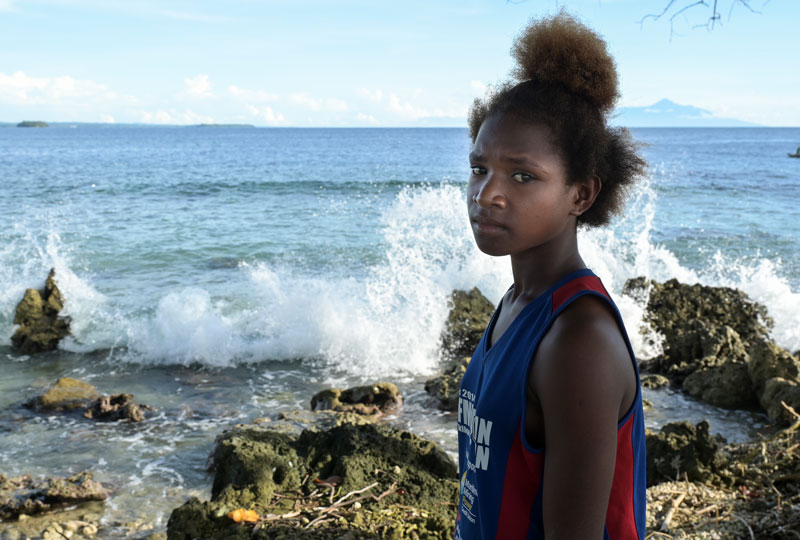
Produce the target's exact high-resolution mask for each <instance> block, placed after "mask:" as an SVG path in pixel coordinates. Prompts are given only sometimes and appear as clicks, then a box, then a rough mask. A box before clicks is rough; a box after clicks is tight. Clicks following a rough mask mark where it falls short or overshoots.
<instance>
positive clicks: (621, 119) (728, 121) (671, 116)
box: [611, 99, 758, 127]
mask: <svg viewBox="0 0 800 540" xmlns="http://www.w3.org/2000/svg"><path fill="white" fill-rule="evenodd" d="M611 122H612V123H613V124H615V125H618V126H626V127H754V126H758V124H754V123H752V122H745V121H744V120H738V119H736V118H720V117H718V116H714V114H713V113H712V112H711V111H708V110H706V109H701V108H699V107H694V106H692V105H680V104H678V103H675V102H674V101H670V100H668V99H662V100H661V101H659V102H658V103H654V104H653V105H647V106H645V107H620V108H619V109H617V110H616V111H615V114H614V117H613V118H612V119H611Z"/></svg>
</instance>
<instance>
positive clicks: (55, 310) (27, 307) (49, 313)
mask: <svg viewBox="0 0 800 540" xmlns="http://www.w3.org/2000/svg"><path fill="white" fill-rule="evenodd" d="M55 272H56V271H55V269H52V270H50V274H49V275H48V276H47V280H46V282H45V287H44V290H42V291H38V290H36V289H28V290H26V291H25V296H23V298H22V300H21V301H20V303H19V304H18V305H17V310H16V314H15V315H14V324H18V325H19V328H17V331H16V332H14V335H13V336H11V342H12V343H13V344H14V346H15V347H17V348H18V349H19V350H20V351H21V352H23V353H25V354H35V353H39V352H44V351H52V350H54V349H56V348H57V347H58V342H59V341H61V339H63V338H64V337H66V336H68V335H69V319H68V318H64V317H60V316H59V312H60V311H61V310H62V309H63V308H64V299H63V297H62V296H61V291H59V290H58V286H57V285H56V282H55Z"/></svg>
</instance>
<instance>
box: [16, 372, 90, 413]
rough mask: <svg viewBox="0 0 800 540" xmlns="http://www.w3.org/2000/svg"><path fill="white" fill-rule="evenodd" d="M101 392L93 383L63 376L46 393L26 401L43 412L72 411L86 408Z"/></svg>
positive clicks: (28, 404)
mask: <svg viewBox="0 0 800 540" xmlns="http://www.w3.org/2000/svg"><path fill="white" fill-rule="evenodd" d="M99 395H100V394H99V392H98V391H97V389H96V388H95V387H94V386H92V385H91V384H89V383H87V382H84V381H81V380H78V379H72V378H70V377H62V378H60V379H58V380H57V381H56V383H55V384H54V385H53V386H51V387H50V388H49V389H48V390H47V391H46V392H45V393H44V394H42V395H41V396H38V397H35V398H33V399H31V400H29V401H27V402H26V403H25V406H26V407H30V408H32V409H35V410H37V411H42V412H51V411H53V412H55V411H70V410H74V409H81V408H85V407H87V406H88V405H89V403H90V402H91V401H92V400H95V399H97V398H98V397H99Z"/></svg>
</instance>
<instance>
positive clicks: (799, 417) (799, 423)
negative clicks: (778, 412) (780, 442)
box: [781, 401, 800, 433]
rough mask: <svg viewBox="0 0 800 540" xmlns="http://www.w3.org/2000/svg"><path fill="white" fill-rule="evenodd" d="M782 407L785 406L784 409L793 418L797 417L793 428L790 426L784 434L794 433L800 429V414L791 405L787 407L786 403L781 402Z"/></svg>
mask: <svg viewBox="0 0 800 540" xmlns="http://www.w3.org/2000/svg"><path fill="white" fill-rule="evenodd" d="M781 405H782V406H783V408H784V409H786V410H787V411H788V412H789V414H791V415H792V416H794V417H795V421H794V424H792V425H791V426H789V427H788V428H786V429H785V430H783V433H791V432H792V431H794V430H796V429H797V428H798V427H800V413H798V412H797V411H795V410H794V409H793V408H792V407H791V405H787V404H786V402H785V401H781Z"/></svg>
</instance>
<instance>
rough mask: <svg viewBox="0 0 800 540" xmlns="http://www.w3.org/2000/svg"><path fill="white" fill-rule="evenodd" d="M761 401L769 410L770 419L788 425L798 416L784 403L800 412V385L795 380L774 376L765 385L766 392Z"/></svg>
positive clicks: (765, 408)
mask: <svg viewBox="0 0 800 540" xmlns="http://www.w3.org/2000/svg"><path fill="white" fill-rule="evenodd" d="M759 401H760V402H761V406H762V407H764V410H765V411H767V414H768V415H769V418H770V420H772V421H773V422H775V423H777V424H779V425H783V426H788V425H790V424H792V423H793V422H795V421H796V420H797V418H796V417H795V416H794V415H792V414H791V413H790V412H789V411H787V410H786V408H785V407H784V406H783V403H785V404H786V405H788V406H789V407H791V408H792V409H794V411H795V412H798V413H800V386H798V384H797V383H796V382H794V381H787V380H786V379H783V378H781V377H773V378H772V379H769V380H768V381H767V384H766V385H765V386H764V392H762V394H761V398H760V400H759Z"/></svg>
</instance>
